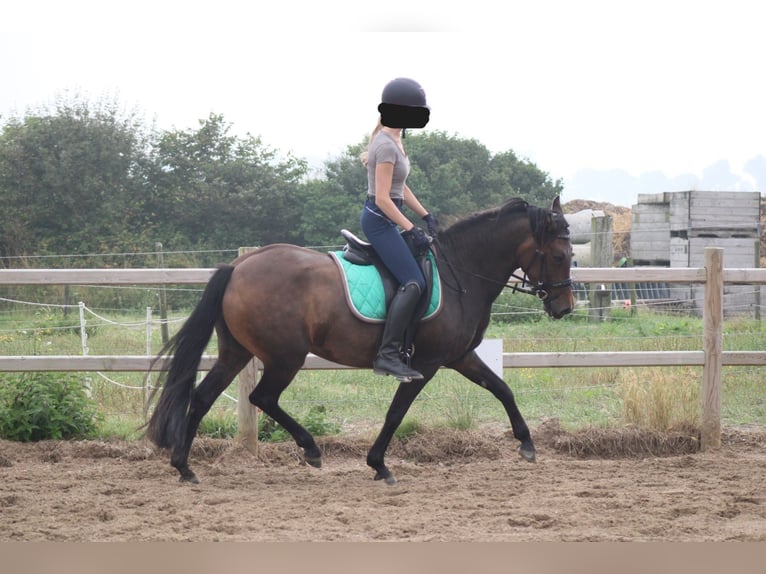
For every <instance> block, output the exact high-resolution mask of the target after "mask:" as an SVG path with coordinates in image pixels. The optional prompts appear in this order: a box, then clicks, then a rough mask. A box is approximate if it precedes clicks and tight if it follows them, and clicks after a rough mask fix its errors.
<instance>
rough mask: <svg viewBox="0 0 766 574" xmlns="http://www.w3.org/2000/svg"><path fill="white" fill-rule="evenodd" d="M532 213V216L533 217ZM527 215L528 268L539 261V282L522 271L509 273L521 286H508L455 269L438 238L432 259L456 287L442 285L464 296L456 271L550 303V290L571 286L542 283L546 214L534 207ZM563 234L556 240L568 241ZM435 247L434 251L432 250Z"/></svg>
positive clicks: (544, 267)
mask: <svg viewBox="0 0 766 574" xmlns="http://www.w3.org/2000/svg"><path fill="white" fill-rule="evenodd" d="M533 212H534V216H533ZM527 214H528V217H529V220H530V224H531V225H532V232H533V234H534V239H535V254H534V256H533V257H532V261H531V262H530V264H529V267H533V266H534V265H535V262H536V261H537V260H538V259H539V260H540V278H541V279H540V280H538V281H536V282H534V283H532V282H531V281H530V280H529V277H528V274H527V271H526V270H524V269H522V271H524V275H523V276H521V275H519V274H517V273H515V272H514V273H511V277H512V278H514V279H518V280H519V281H521V286H519V285H516V284H509V283H508V281H498V280H497V279H493V278H491V277H487V276H485V275H481V274H480V273H474V272H473V271H468V270H466V269H456V268H455V266H454V265H453V264H452V261H451V260H450V259H449V257H447V255H446V252H445V251H444V250H443V249H441V248H440V242H439V240H438V237H436V238H434V240H433V243H432V248H431V249H432V252H433V254H434V257H435V258H436V260H437V261H441V262H444V263H445V264H446V265H447V267H448V268H449V270H450V274H451V275H452V277H453V278H454V280H455V283H456V285H450V284H449V283H448V282H447V281H445V280H444V278H442V281H443V282H444V284H445V285H446V286H447V287H449V288H450V289H453V290H454V291H456V292H458V293H461V294H465V293H466V292H467V290H466V289H464V288H463V286H462V285H461V283H460V278H459V277H458V274H457V272H456V271H458V270H459V271H461V272H462V273H466V274H467V275H470V276H472V277H476V278H477V279H481V280H483V281H487V282H489V283H493V284H495V285H500V286H502V287H503V288H506V289H511V290H513V292H519V293H525V294H527V295H534V296H536V297H539V298H540V300H542V301H552V300H553V299H550V290H551V289H557V288H560V287H569V286H571V285H572V280H571V278H567V279H563V280H561V281H544V280H543V279H542V277H544V276H545V270H546V264H545V258H546V254H545V253H544V252H543V251H542V250H541V249H540V246H542V245H543V244H544V242H545V221H544V219H545V216H546V215H547V213H546V212H545V211H544V210H542V209H540V208H537V207H534V206H528V207H527ZM564 231H565V232H562V233H559V234H558V235H557V236H556V238H557V239H569V232H568V230H564ZM434 247H436V249H434Z"/></svg>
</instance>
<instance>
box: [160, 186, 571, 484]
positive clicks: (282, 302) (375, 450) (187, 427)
mask: <svg viewBox="0 0 766 574" xmlns="http://www.w3.org/2000/svg"><path fill="white" fill-rule="evenodd" d="M432 248H433V252H434V253H435V260H436V261H437V266H438V274H439V276H440V279H441V281H442V286H443V293H442V306H441V309H440V311H439V312H438V314H437V315H436V316H434V317H432V318H430V319H429V320H427V321H422V322H421V323H420V324H419V326H418V330H417V333H416V336H415V339H414V344H415V345H414V348H415V352H414V355H413V356H412V357H411V365H412V367H413V368H414V369H416V370H417V371H419V372H420V373H422V374H423V379H420V380H412V381H409V382H400V383H399V385H398V387H397V389H396V392H395V394H394V397H393V400H392V402H391V404H390V406H389V409H388V411H387V413H386V416H385V420H384V423H383V426H382V428H381V430H380V432H379V434H378V436H377V438H376V439H375V441H374V443H373V444H372V446H371V447H370V449H369V451H368V454H367V465H369V466H370V467H371V468H372V470H374V471H375V475H374V479H375V480H383V481H385V483H388V484H396V482H397V481H396V477H395V476H394V474H393V473H392V471H391V470H390V469H389V468H388V467H387V466H386V464H385V453H386V450H387V449H388V446H389V443H390V441H391V439H392V437H393V435H394V432H395V431H396V429H397V427H398V426H399V424H400V423H401V422H402V420H403V418H404V416H405V414H406V413H407V411H408V409H409V408H410V406H411V405H412V403H413V401H414V400H415V399H416V397H417V396H418V394H419V393H420V391H421V390H422V389H423V387H424V386H425V385H426V384H427V383H428V381H429V380H430V379H431V378H432V377H433V376H434V375H435V374H436V372H437V371H438V370H439V369H440V368H442V367H446V368H449V369H453V370H455V371H457V372H458V373H460V374H462V375H463V376H464V377H466V378H467V379H468V380H469V381H471V382H473V383H475V384H477V385H479V386H481V387H483V388H484V389H486V390H488V391H489V392H490V393H492V394H493V395H494V396H495V397H496V398H497V399H498V400H499V401H500V402H501V403H502V405H503V407H504V408H505V411H506V413H507V415H508V417H509V420H510V423H511V427H512V430H513V435H514V437H515V438H516V439H517V440H518V441H519V442H520V444H519V447H518V450H519V453H520V455H521V457H522V458H524V459H525V460H527V461H530V462H534V461H535V458H536V454H535V446H534V443H533V441H532V437H531V434H530V431H529V428H528V427H527V424H526V422H525V421H524V418H523V417H522V415H521V413H520V412H519V409H518V407H517V405H516V401H515V398H514V395H513V392H512V391H511V389H510V387H509V386H508V385H507V384H506V383H505V381H503V379H502V378H501V377H499V376H498V375H496V374H495V373H494V371H493V370H492V369H491V368H490V367H489V366H487V364H486V363H485V362H484V361H482V359H480V358H479V356H478V354H477V353H476V351H475V349H476V347H477V346H478V345H479V344H480V343H481V341H482V338H483V336H484V332H485V330H486V328H487V326H488V325H489V321H490V312H491V307H492V303H493V301H494V300H495V299H496V298H497V297H498V296H499V295H500V293H501V292H502V290H503V289H504V288H506V287H508V286H509V281H510V280H511V277H516V278H517V279H519V280H520V283H521V285H520V286H519V285H518V284H513V285H512V287H513V288H515V289H518V290H521V291H523V292H525V293H529V294H532V295H536V296H537V297H539V298H540V299H541V300H542V304H543V308H544V311H545V312H546V313H547V314H548V315H549V316H550V317H552V318H553V319H559V318H561V317H563V316H565V315H566V314H568V313H570V312H571V311H572V309H573V306H574V298H573V294H572V281H571V279H570V266H571V261H572V245H571V242H570V237H569V226H568V224H567V222H566V218H565V217H564V215H563V212H562V210H561V205H560V202H559V198H558V197H557V198H556V199H555V200H554V201H553V205H552V207H551V208H550V209H547V208H542V207H537V206H534V205H531V204H529V203H528V202H527V201H525V200H523V199H520V198H511V199H509V200H507V201H505V202H504V203H503V204H501V205H499V206H497V207H493V208H489V209H485V210H482V211H479V212H475V213H472V214H469V215H467V216H464V217H462V218H459V219H457V221H455V222H454V223H452V224H451V225H449V226H446V227H445V229H443V230H441V231H440V232H439V233H438V235H437V237H436V239H435V240H434V242H433V244H432ZM519 270H521V271H522V272H523V276H520V275H518V273H519ZM341 281H342V278H341V274H340V272H339V270H338V267H337V265H336V263H335V262H334V261H333V260H332V256H331V254H329V253H323V252H319V251H316V250H312V249H309V248H304V247H299V246H296V245H291V244H286V243H274V244H270V245H266V246H264V247H261V248H259V249H257V250H255V251H252V252H248V253H246V254H243V255H241V256H239V257H238V258H236V259H234V260H233V261H232V262H231V263H230V264H223V265H220V266H218V268H217V270H216V271H215V272H214V273H213V275H212V276H211V278H210V280H209V281H208V283H207V285H206V287H205V289H204V291H203V293H202V296H201V298H200V300H199V302H198V304H197V306H196V307H195V308H194V310H193V311H192V312H191V314H190V315H189V317H188V318H187V320H186V321H185V323H184V324H183V326H182V327H181V328H180V330H179V331H178V332H177V333H176V334H175V336H173V337H172V338H171V339H170V340H169V341H168V343H167V344H166V345H165V346H164V347H163V349H162V350H161V351H160V352H159V354H158V355H156V357H155V358H154V361H155V362H156V361H158V360H161V359H163V358H164V360H166V361H169V363H167V369H166V371H165V372H163V373H161V374H160V378H159V381H158V386H157V388H155V392H154V393H152V396H151V397H150V400H149V403H147V408H150V405H151V404H152V403H153V402H155V399H156V397H155V396H154V395H155V393H157V391H158V390H159V389H161V392H160V394H159V399H157V400H156V405H155V406H154V410H153V412H152V414H151V417H150V418H149V420H148V422H147V424H146V434H147V436H148V438H149V439H150V440H151V441H152V442H154V443H155V444H156V445H157V446H158V447H160V448H164V449H171V451H172V452H171V459H170V463H171V465H172V466H173V467H175V468H176V469H177V470H178V472H179V473H180V480H181V481H187V482H191V483H198V482H199V479H198V478H197V476H196V474H195V473H194V472H193V471H192V470H191V468H190V467H189V460H188V459H189V451H190V449H191V445H192V442H193V440H194V437H195V435H196V433H197V429H198V427H199V424H200V420H201V419H202V417H203V416H204V415H205V414H206V413H207V412H208V410H209V409H210V407H211V406H212V404H213V403H214V402H215V400H216V398H217V397H218V396H219V395H220V394H221V393H222V392H223V391H224V390H225V389H226V387H227V386H228V385H229V384H230V383H231V382H232V381H233V379H234V378H235V377H236V375H237V374H238V373H239V372H240V371H241V370H242V369H243V368H244V367H245V366H246V365H247V364H248V362H249V361H250V360H251V359H252V358H253V357H257V358H258V359H259V360H260V362H261V364H262V371H261V372H262V375H261V377H260V380H259V382H258V384H257V386H256V387H255V389H254V390H253V391H252V393H251V394H250V396H249V400H250V402H251V403H252V404H253V405H255V406H256V407H258V408H260V409H261V410H262V411H263V412H264V413H266V414H267V415H268V416H270V417H271V418H272V419H274V421H276V422H277V423H279V424H280V425H281V426H282V427H283V428H284V429H285V430H286V431H287V432H289V433H290V435H291V436H292V438H293V439H294V440H295V443H296V444H297V445H298V446H299V447H300V448H301V449H302V450H303V453H302V456H303V459H304V461H305V462H306V463H307V464H309V465H312V466H314V467H321V464H322V453H321V451H320V449H319V447H318V446H317V443H316V442H315V440H314V437H313V436H312V435H311V434H310V433H309V432H308V431H307V430H306V429H305V428H304V427H303V426H301V425H300V424H299V423H298V422H297V421H296V420H295V419H293V418H292V417H291V416H290V415H289V414H288V413H287V412H285V411H284V410H283V409H282V408H281V407H280V405H279V398H280V395H281V394H282V392H283V391H284V390H285V389H286V388H287V386H288V385H289V384H290V382H291V381H292V380H293V378H294V377H295V376H296V374H297V373H298V371H299V370H300V369H301V367H302V366H303V364H304V361H305V359H306V356H307V355H308V354H309V353H314V354H315V355H318V356H319V357H323V358H325V359H328V360H330V361H333V362H336V363H340V364H341V365H347V366H350V367H358V368H372V362H373V358H374V357H375V354H376V352H377V350H378V347H379V345H380V343H381V339H382V333H383V327H382V325H381V324H374V323H371V322H365V321H363V320H361V319H360V318H359V317H358V316H357V315H355V314H354V313H352V311H351V310H350V308H349V305H348V302H347V300H346V296H345V293H344V287H343V285H342V284H341ZM517 283H518V282H517ZM214 331H215V333H216V335H217V337H218V356H217V359H216V361H215V363H214V364H213V366H212V367H211V369H210V371H208V373H207V375H206V376H205V377H204V378H203V379H202V381H201V382H200V383H199V384H195V381H196V378H197V371H198V368H199V363H200V359H201V357H202V354H203V352H204V350H205V348H206V346H207V344H208V343H209V341H210V339H211V337H212V334H213V332H214Z"/></svg>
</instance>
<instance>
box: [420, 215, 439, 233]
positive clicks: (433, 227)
mask: <svg viewBox="0 0 766 574" xmlns="http://www.w3.org/2000/svg"><path fill="white" fill-rule="evenodd" d="M423 221H425V222H426V225H427V226H428V234H429V235H430V236H431V237H434V238H435V237H436V234H437V233H439V220H438V219H436V217H434V216H433V215H431V214H430V213H426V214H425V215H424V216H423Z"/></svg>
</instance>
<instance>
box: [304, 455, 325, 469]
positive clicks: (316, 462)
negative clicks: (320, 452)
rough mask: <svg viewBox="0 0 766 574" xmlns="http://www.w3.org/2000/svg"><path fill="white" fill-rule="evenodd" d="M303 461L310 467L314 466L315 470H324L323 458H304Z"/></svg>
mask: <svg viewBox="0 0 766 574" xmlns="http://www.w3.org/2000/svg"><path fill="white" fill-rule="evenodd" d="M303 461H304V462H305V463H306V464H308V465H309V466H313V467H314V468H322V457H321V456H304V457H303Z"/></svg>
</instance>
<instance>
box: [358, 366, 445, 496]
mask: <svg viewBox="0 0 766 574" xmlns="http://www.w3.org/2000/svg"><path fill="white" fill-rule="evenodd" d="M421 372H422V371H421ZM432 376H433V373H432V374H430V375H425V373H424V377H425V378H423V379H420V380H414V381H411V382H409V383H401V384H400V385H399V388H398V389H397V390H396V394H395V395H394V399H393V400H392V401H391V406H390V407H388V412H387V413H386V419H385V421H384V423H383V428H382V429H381V430H380V433H379V434H378V438H376V439H375V442H374V443H373V445H372V447H371V448H370V450H369V452H368V453H367V465H368V466H370V467H372V469H373V470H375V480H384V481H385V482H386V484H392V485H393V484H396V477H395V476H394V474H393V473H392V472H391V470H389V468H388V467H387V466H386V464H385V455H386V450H388V446H389V444H390V443H391V439H392V438H393V436H394V433H395V432H396V429H397V428H399V425H400V424H401V423H402V420H403V419H404V415H406V414H407V411H408V410H409V409H410V406H412V403H413V401H414V400H415V398H416V397H417V396H418V394H419V393H420V391H421V390H422V389H423V387H424V386H425V385H426V383H427V382H428V380H429V379H430V378H431V377H432Z"/></svg>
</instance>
